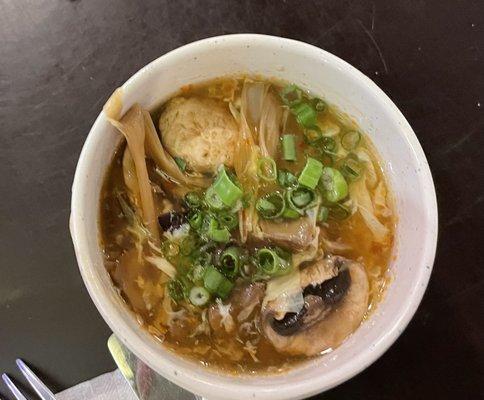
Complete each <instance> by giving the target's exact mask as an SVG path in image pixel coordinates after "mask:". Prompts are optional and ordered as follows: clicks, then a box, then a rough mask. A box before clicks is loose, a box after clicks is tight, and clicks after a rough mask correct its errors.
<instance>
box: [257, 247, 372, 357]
mask: <svg viewBox="0 0 484 400" xmlns="http://www.w3.org/2000/svg"><path fill="white" fill-rule="evenodd" d="M335 267H336V268H337V269H338V271H337V273H338V275H336V276H335V277H334V275H333V277H332V276H331V275H332V272H331V271H333V273H334V268H335ZM318 271H319V272H318ZM318 274H319V276H320V277H321V278H322V279H317V276H318ZM345 275H347V278H348V279H346V278H345ZM328 278H329V279H328ZM337 280H339V282H337ZM301 284H302V285H304V284H307V285H308V286H306V287H304V286H303V289H304V299H305V307H304V308H303V309H302V310H301V311H300V312H299V313H298V315H297V316H295V315H287V316H286V318H287V317H289V318H291V319H292V321H289V325H290V329H289V332H282V331H279V332H277V330H278V324H280V323H281V321H276V320H274V313H273V311H272V310H271V304H270V303H269V304H268V305H267V306H266V308H265V309H264V310H263V315H262V327H263V331H264V334H265V335H266V337H267V338H268V339H269V341H270V342H271V343H272V344H273V345H274V347H275V348H276V349H277V350H278V351H280V352H283V353H287V354H291V355H307V356H312V355H316V354H318V353H321V352H323V351H325V350H328V349H334V348H336V347H337V346H339V345H340V344H341V343H342V342H343V341H344V340H345V339H346V337H348V335H350V334H351V333H352V332H353V331H354V330H355V329H356V328H358V326H359V325H360V323H361V321H362V319H363V317H364V315H365V313H366V311H367V308H368V296H369V285H368V277H367V275H366V272H365V268H364V266H363V265H361V264H360V263H357V262H355V261H351V260H347V259H345V258H343V257H334V256H329V257H326V258H325V259H323V260H318V261H316V262H315V263H313V264H312V265H311V266H309V267H307V268H306V269H304V270H302V271H301ZM345 285H347V287H346V288H345ZM318 290H319V291H322V292H321V293H323V292H324V294H325V296H326V298H325V296H320V295H319V294H318ZM281 332H282V333H283V334H281Z"/></svg>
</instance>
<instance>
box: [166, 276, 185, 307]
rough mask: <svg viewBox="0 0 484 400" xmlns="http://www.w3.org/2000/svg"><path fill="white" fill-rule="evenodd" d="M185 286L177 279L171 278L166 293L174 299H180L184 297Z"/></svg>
mask: <svg viewBox="0 0 484 400" xmlns="http://www.w3.org/2000/svg"><path fill="white" fill-rule="evenodd" d="M185 292H186V288H185V285H184V284H183V282H182V281H181V280H179V279H173V280H171V281H170V282H168V293H169V294H170V297H171V298H172V299H173V300H174V301H177V302H178V301H181V300H183V299H184V298H185Z"/></svg>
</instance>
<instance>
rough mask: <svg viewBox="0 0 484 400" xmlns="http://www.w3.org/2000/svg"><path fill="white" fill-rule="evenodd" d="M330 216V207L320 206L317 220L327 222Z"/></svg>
mask: <svg viewBox="0 0 484 400" xmlns="http://www.w3.org/2000/svg"><path fill="white" fill-rule="evenodd" d="M328 216H329V210H328V207H325V206H321V207H319V210H318V216H317V221H318V222H326V221H327V220H328Z"/></svg>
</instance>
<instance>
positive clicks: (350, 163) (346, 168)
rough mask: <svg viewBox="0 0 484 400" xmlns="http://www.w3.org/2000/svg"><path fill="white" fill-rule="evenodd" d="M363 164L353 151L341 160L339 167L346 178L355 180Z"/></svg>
mask: <svg viewBox="0 0 484 400" xmlns="http://www.w3.org/2000/svg"><path fill="white" fill-rule="evenodd" d="M363 168H364V165H363V163H362V162H361V161H360V159H359V158H358V156H357V155H356V154H354V153H349V154H348V156H347V157H346V158H345V159H344V160H343V163H342V165H341V167H340V170H341V173H342V174H343V175H344V176H345V177H346V178H348V179H349V180H350V181H355V180H357V179H358V178H359V177H360V175H361V173H362V171H363Z"/></svg>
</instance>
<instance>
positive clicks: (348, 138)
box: [341, 131, 361, 151]
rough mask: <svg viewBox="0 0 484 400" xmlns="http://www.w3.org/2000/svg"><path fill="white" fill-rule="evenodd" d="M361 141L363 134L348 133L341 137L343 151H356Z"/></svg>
mask: <svg viewBox="0 0 484 400" xmlns="http://www.w3.org/2000/svg"><path fill="white" fill-rule="evenodd" d="M360 140H361V133H360V132H358V131H348V132H346V133H345V134H344V135H343V136H342V137H341V146H343V149H345V150H348V151H351V150H354V149H356V147H357V146H358V144H359V143H360Z"/></svg>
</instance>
